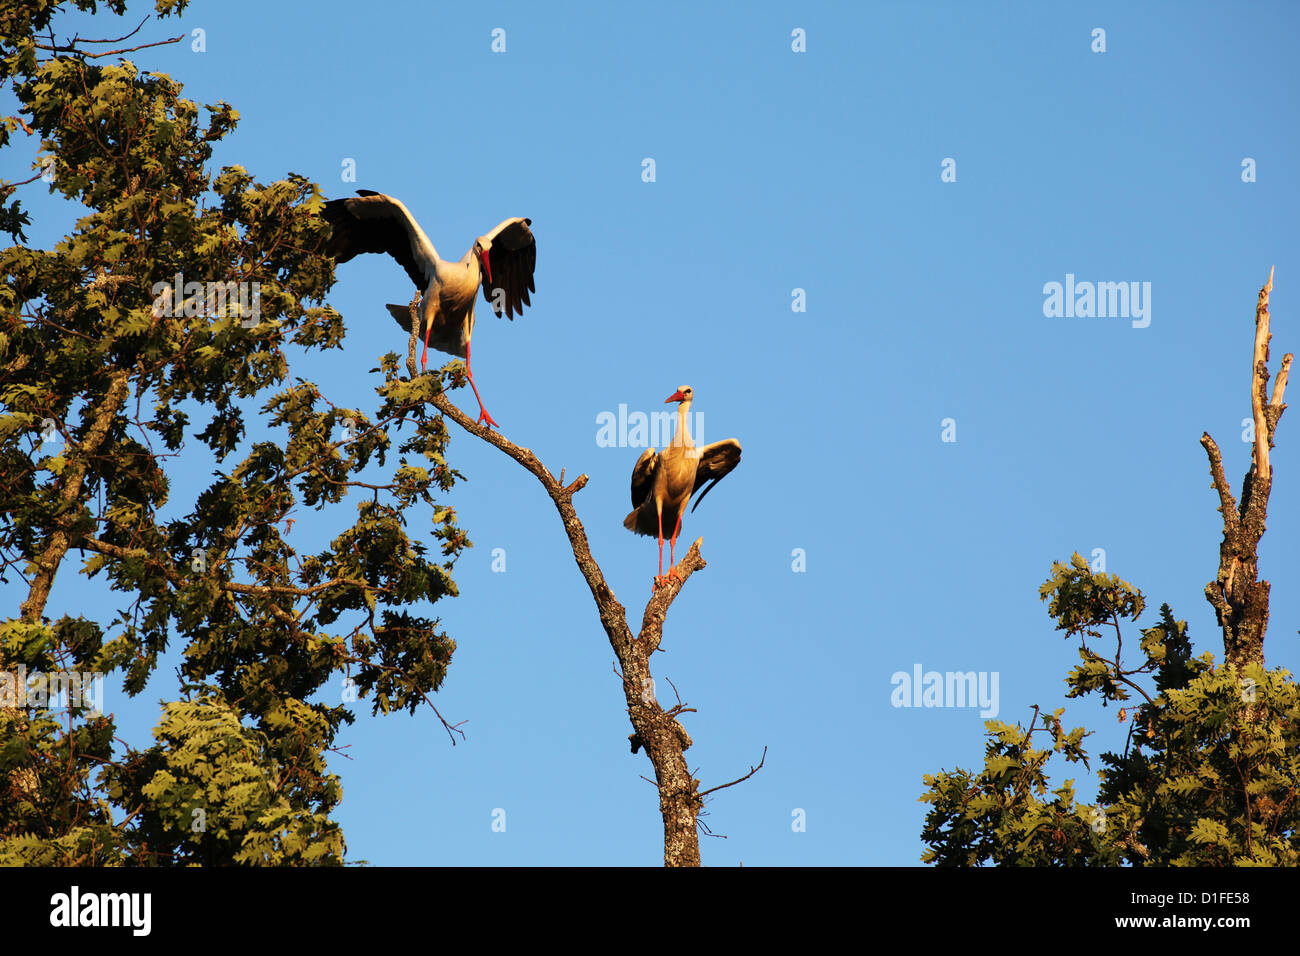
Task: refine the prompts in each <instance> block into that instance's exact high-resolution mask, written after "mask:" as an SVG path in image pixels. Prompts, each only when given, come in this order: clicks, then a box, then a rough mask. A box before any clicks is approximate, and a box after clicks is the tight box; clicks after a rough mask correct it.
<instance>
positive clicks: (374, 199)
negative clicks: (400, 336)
mask: <svg viewBox="0 0 1300 956" xmlns="http://www.w3.org/2000/svg"><path fill="white" fill-rule="evenodd" d="M357 194H358V195H359V196H360V198H359V199H331V200H330V201H329V202H327V203H326V204H325V211H324V217H325V220H326V221H327V222H328V223H329V224H330V227H331V230H330V238H329V242H328V243H327V244H326V246H325V254H326V255H328V256H332V257H333V258H334V259H335V260H336V261H338V262H347V261H348V260H349V259H351V258H352V257H353V256H356V255H360V254H361V253H365V252H382V253H386V254H388V255H390V256H392V257H393V258H394V259H396V260H397V262H398V263H399V264H400V265H401V267H402V268H403V269H405V270H406V274H407V275H408V276H410V277H411V281H412V282H414V283H415V286H416V288H417V289H419V290H420V291H421V293H423V295H422V297H421V299H420V306H419V309H418V316H419V321H420V332H421V334H422V335H423V337H424V353H423V354H422V355H421V357H420V367H421V368H424V367H426V366H427V365H428V361H429V346H430V345H432V346H433V347H434V348H435V349H437V350H438V351H440V352H446V353H447V354H449V355H455V356H457V357H458V358H463V359H464V360H465V371H466V373H467V374H468V375H469V385H470V388H472V389H474V397H475V398H477V399H478V407H479V416H478V420H479V421H480V422H486V423H487V425H488V426H489V427H491V426H493V425H496V424H497V423H496V422H495V421H493V420H492V416H491V415H489V414H488V413H487V409H486V408H484V407H483V399H482V398H479V394H478V386H476V385H475V384H474V373H473V371H472V370H471V369H470V364H469V344H470V338H471V336H472V335H473V334H474V302H475V299H476V298H477V296H478V291H479V289H480V288H481V289H482V290H483V298H484V299H486V300H487V303H488V305H490V306H491V307H492V311H493V312H495V313H496V314H497V317H498V318H499V317H500V316H502V315H505V316H506V317H507V318H509V319H511V320H513V319H514V317H515V313H516V312H518V313H519V314H521V315H522V314H523V311H524V306H526V305H531V304H532V303H530V302H529V300H528V293H530V292H535V291H536V288H535V287H534V285H533V269H534V267H535V266H536V265H537V241H536V240H535V239H534V238H533V233H532V231H531V230H530V229H529V228H528V227H529V226H530V225H532V220H531V219H524V218H523V217H521V216H516V217H515V218H513V219H506V220H504V221H503V222H501V223H500V224H498V225H497V227H496V228H495V229H493V230H492V231H491V232H489V233H486V234H484V235H482V236H479V237H478V238H477V239H475V240H474V245H473V246H472V247H470V250H469V251H468V252H467V253H465V255H464V256H462V257H461V259H460V261H459V262H448V261H447V260H445V259H442V258H441V257H439V255H438V252H437V250H436V249H434V248H433V243H431V242H430V241H429V237H428V236H426V235H425V234H424V230H423V229H421V228H420V224H419V223H417V222H416V221H415V217H414V216H412V215H411V214H410V213H409V212H408V211H407V209H406V207H405V206H404V205H402V204H401V202H399V201H398V200H396V199H394V198H393V197H392V196H385V195H383V194H382V193H377V192H373V191H371V190H369V189H358V190H357ZM387 308H388V311H389V314H391V315H392V317H393V318H394V319H396V320H397V324H398V325H400V326H401V327H402V329H404V330H405V331H406V332H407V334H410V331H411V318H410V316H411V312H410V308H409V307H408V306H405V305H389V306H388V307H387Z"/></svg>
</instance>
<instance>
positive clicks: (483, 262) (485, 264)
mask: <svg viewBox="0 0 1300 956" xmlns="http://www.w3.org/2000/svg"><path fill="white" fill-rule="evenodd" d="M491 251H492V242H491V241H490V240H488V239H484V238H483V237H482V236H479V237H478V238H477V239H476V240H474V258H476V259H478V264H479V266H480V267H481V268H482V270H483V274H484V275H485V276H487V284H488V287H489V288H491V286H492V263H491V262H490V261H489V258H488V253H490V252H491Z"/></svg>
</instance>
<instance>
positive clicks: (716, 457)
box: [633, 438, 740, 512]
mask: <svg viewBox="0 0 1300 956" xmlns="http://www.w3.org/2000/svg"><path fill="white" fill-rule="evenodd" d="M637 464H638V465H639V464H640V462H638V463H637ZM739 464H740V442H738V441H736V439H734V438H727V439H724V440H723V441H715V442H714V443H713V444H712V445H705V446H704V447H703V448H701V449H700V463H699V465H698V466H696V469H695V487H694V488H692V489H691V494H695V492H697V491H700V489H701V488H704V490H703V491H700V496H699V497H698V498H696V499H695V504H693V505H691V511H692V512H693V511H695V509H696V508H698V507H699V506H700V502H701V501H703V500H704V496H705V495H707V494H708V493H709V492H710V491H712V490H713V486H714V485H716V484H717V483H718V482H720V481H721V480H722V479H723V478H725V477H726V476H727V474H728V473H729V472H730V471H731V470H732V469H733V468H735V467H736V466H737V465H739ZM633 478H634V480H635V473H633ZM706 485H707V486H708V487H705V486H706ZM634 487H635V485H634Z"/></svg>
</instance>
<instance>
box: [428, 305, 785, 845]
mask: <svg viewBox="0 0 1300 956" xmlns="http://www.w3.org/2000/svg"><path fill="white" fill-rule="evenodd" d="M419 302H420V294H419V293H418V292H417V293H416V295H415V297H414V298H413V299H412V300H411V303H410V311H411V326H410V327H411V335H410V340H409V343H408V347H407V356H406V368H407V371H408V372H409V373H410V376H411V379H412V380H414V379H415V378H416V377H417V376H418V375H419V374H420V373H419V370H418V366H417V363H416V357H415V353H416V345H417V343H418V342H419V329H420V320H419V316H418V314H417V307H418V305H419ZM431 402H432V404H433V405H434V406H435V407H436V408H437V409H438V410H439V411H440V412H442V414H443V415H445V416H446V417H447V418H450V419H451V420H452V421H454V422H455V423H456V424H457V425H459V426H460V427H461V428H463V429H465V431H467V432H469V433H470V434H471V435H476V436H477V437H479V438H481V439H482V440H483V441H485V442H487V443H488V444H489V445H492V446H494V447H495V448H497V449H499V450H500V451H501V452H502V453H504V454H506V455H508V456H509V457H510V458H512V459H514V460H515V461H516V462H518V463H519V464H520V465H521V466H523V467H524V468H525V469H526V470H527V471H529V472H530V473H531V474H532V475H533V476H534V477H535V478H537V480H538V481H539V482H541V485H542V488H543V489H544V490H545V491H546V493H547V495H549V496H550V498H551V501H552V502H553V503H554V504H555V508H556V511H558V512H559V515H560V520H561V522H562V523H563V525H564V532H565V534H566V535H567V536H568V538H569V546H570V548H571V550H572V551H573V558H574V561H576V562H577V565H578V569H579V570H580V571H581V572H582V576H583V578H584V579H585V580H586V582H587V587H588V588H589V589H590V590H591V596H592V599H593V600H594V601H595V603H596V609H597V612H598V614H599V616H600V622H601V625H602V626H603V627H604V630H605V634H606V637H607V638H608V639H609V644H610V647H611V648H613V650H614V654H615V656H616V657H617V658H618V665H619V666H618V668H616V669H615V673H616V674H618V676H619V677H620V679H621V680H622V684H623V694H624V697H625V699H626V701H627V711H628V719H629V720H630V721H631V723H632V728H633V733H631V734H629V735H628V742H629V743H630V744H631V750H632V753H634V754H635V753H637V752H638V751H639V750H640V749H641V748H644V749H645V752H646V756H647V757H649V758H650V763H651V765H652V766H653V767H654V770H655V778H656V780H655V781H649V778H647V777H643V778H642V779H645V780H648V781H649V782H652V783H655V786H656V787H657V788H658V790H659V810H660V814H661V815H662V817H663V822H664V864H665V865H666V866H699V865H700V845H699V831H698V828H697V823H698V820H699V815H700V811H701V810H702V809H703V806H704V800H703V796H704V795H703V794H701V793H700V792H699V783H700V782H699V780H697V779H695V777H694V776H693V775H692V774H691V772H690V770H689V769H688V767H687V764H686V757H685V751H686V750H688V749H689V748H690V747H691V744H692V741H691V738H690V735H689V734H688V733H687V732H686V728H685V727H683V726H682V725H681V723H680V722H679V721H678V720H677V717H678V716H679V715H680V714H683V713H690V712H693V711H694V708H688V707H685V706H683V705H682V704H681V697H680V696H678V704H677V706H676V707H674V708H672V709H671V710H667V711H665V710H664V709H663V708H662V707H661V706H660V705H659V703H658V701H657V700H655V698H654V694H653V692H652V688H653V687H654V680H653V679H652V678H651V676H650V655H651V654H653V653H654V652H655V651H656V650H658V648H659V643H660V641H661V640H662V638H663V626H664V619H665V618H666V617H667V614H668V609H669V608H670V607H671V606H672V603H673V601H674V600H675V599H676V598H677V595H678V594H680V593H681V591H682V588H683V587H685V585H686V582H687V581H688V580H689V579H690V577H691V575H692V574H694V573H695V572H696V571H698V570H700V569H701V568H703V567H705V564H706V562H705V560H704V558H703V557H702V556H701V555H700V546H701V544H702V543H703V539H697V540H696V541H695V543H694V544H692V545H691V547H690V550H688V551H687V553H686V555H685V557H683V558H682V560H681V561H680V562H679V563H678V565H677V576H676V577H674V578H672V579H670V580H669V582H668V583H667V584H666V585H665V586H663V587H659V588H656V589H655V590H654V593H653V594H652V595H651V597H650V600H649V602H648V603H647V604H646V608H645V612H644V614H643V615H642V619H641V630H640V632H639V633H638V634H637V635H635V636H633V634H632V631H631V628H630V627H629V626H628V623H627V611H626V610H625V609H624V607H623V605H622V604H620V603H619V602H618V599H617V598H616V597H615V596H614V592H613V590H612V589H611V588H610V587H609V584H608V583H607V582H606V581H605V576H604V573H603V572H602V571H601V569H600V565H598V564H597V563H596V560H595V559H594V558H593V557H592V556H591V547H590V544H589V543H588V541H587V533H586V530H585V529H584V528H583V525H582V521H581V520H580V519H579V518H578V513H577V511H576V510H575V509H574V507H573V496H574V495H575V494H576V493H577V492H579V491H581V490H582V488H583V487H584V486H585V485H586V484H587V475H585V474H584V475H581V476H579V477H578V478H577V479H576V480H575V481H573V482H572V483H570V484H568V485H565V484H564V483H563V482H564V471H565V470H564V469H563V468H562V469H560V478H559V479H556V477H555V476H554V474H553V473H552V472H551V471H550V470H549V469H547V468H546V466H544V465H543V464H542V463H541V461H540V460H539V459H538V458H537V456H536V455H534V454H533V452H532V451H530V450H529V449H527V448H523V447H521V446H519V445H516V444H514V443H513V442H511V441H510V440H509V439H507V438H506V437H505V436H504V435H502V434H501V433H500V432H496V431H493V430H492V429H490V428H486V427H484V426H482V425H479V424H478V423H477V422H476V421H474V420H473V419H471V418H470V417H469V416H468V415H466V414H465V413H464V412H462V411H461V410H460V409H459V408H457V407H456V405H455V404H453V403H452V401H451V399H450V398H449V397H448V396H447V394H446V393H445V392H443V391H441V390H440V391H438V392H437V393H436V394H435V395H434V396H433V397H432V399H431ZM619 669H621V673H619ZM670 683H671V682H670ZM673 690H674V693H676V687H674V688H673ZM763 753H764V757H766V754H767V750H766V748H764V751H763ZM761 766H762V763H761V762H760V764H759V767H761ZM758 769H759V768H758V767H754V768H751V770H750V773H749V774H748V775H746V776H745V777H742V778H741V780H745V779H748V777H749V776H752V775H753V774H754V773H755V772H757V770H758ZM741 780H735V781H732V783H729V784H724V785H723V787H729V786H732V785H733V784H735V783H740V782H741ZM656 781H657V782H656ZM723 787H715V788H714V789H715V790H720V789H723ZM708 792H712V791H708Z"/></svg>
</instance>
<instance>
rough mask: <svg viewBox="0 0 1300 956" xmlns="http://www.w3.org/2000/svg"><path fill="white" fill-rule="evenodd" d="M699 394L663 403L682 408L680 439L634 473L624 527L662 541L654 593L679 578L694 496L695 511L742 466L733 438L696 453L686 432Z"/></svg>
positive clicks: (677, 395)
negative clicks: (680, 540)
mask: <svg viewBox="0 0 1300 956" xmlns="http://www.w3.org/2000/svg"><path fill="white" fill-rule="evenodd" d="M693 395H694V393H693V392H692V390H691V387H690V386H689V385H683V386H682V387H681V388H679V389H678V390H677V391H675V392H673V394H671V395H669V396H668V397H667V398H666V399H664V403H665V404H667V403H668V402H677V403H678V405H677V434H675V435H674V436H673V440H672V443H671V444H670V445H669V446H668V447H667V448H665V449H664V450H663V451H661V452H656V451H655V450H654V449H653V448H647V449H646V450H645V452H643V453H642V455H641V457H640V458H638V459H637V462H636V467H634V468H633V469H632V508H633V511H632V513H631V514H629V515H628V516H627V517H626V518H624V519H623V527H625V528H627V530H628V531H634V532H636V533H637V534H644V535H646V536H648V537H654V536H656V535H658V537H659V574H658V575H657V576H656V577H655V587H656V588H657V587H660V586H662V585H663V584H664V583H665V582H666V581H667V580H668V579H669V578H675V577H677V567H676V565H677V560H676V548H677V535H678V534H679V533H680V532H681V530H682V515H683V513H685V511H686V505H687V503H688V502H689V501H690V500H691V495H693V494H695V492H697V491H700V489H701V488H703V489H704V490H703V491H700V496H699V497H698V498H696V499H695V505H694V507H692V508H691V510H692V511H694V510H695V509H696V508H698V507H699V506H700V502H701V501H703V500H704V496H705V495H707V494H708V493H709V492H710V491H712V490H713V486H714V485H716V484H717V483H718V482H719V481H721V480H722V479H723V478H724V477H726V475H727V473H728V472H730V471H731V470H732V469H733V468H735V467H736V466H737V465H738V464H740V442H738V441H736V439H734V438H728V439H726V440H724V441H715V442H714V443H713V444H711V445H705V446H704V447H703V448H696V447H695V442H693V441H691V432H690V429H689V428H688V427H687V420H688V419H687V416H688V415H689V414H690V411H691V399H692V398H693ZM665 522H666V523H667V525H668V527H670V528H672V529H673V530H672V535H671V536H670V538H669V543H668V574H667V576H665V575H664V524H665Z"/></svg>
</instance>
